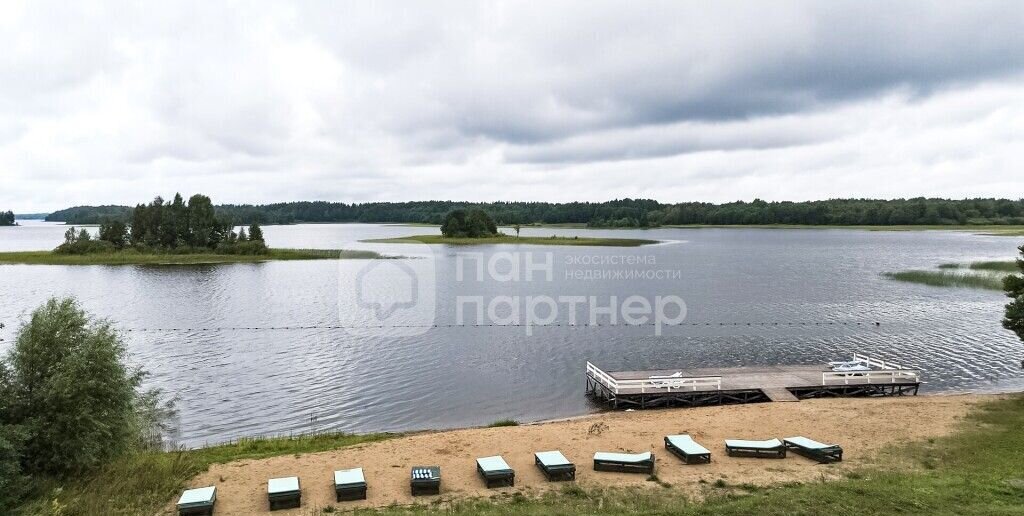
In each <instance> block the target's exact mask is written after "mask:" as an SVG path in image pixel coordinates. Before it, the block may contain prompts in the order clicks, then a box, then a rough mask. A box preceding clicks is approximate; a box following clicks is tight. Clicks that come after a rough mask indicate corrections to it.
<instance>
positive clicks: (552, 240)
mask: <svg viewBox="0 0 1024 516" xmlns="http://www.w3.org/2000/svg"><path fill="white" fill-rule="evenodd" d="M363 242H372V243H377V244H417V243H418V244H449V245H487V244H523V245H589V246H605V247H638V246H641V245H647V244H656V243H658V241H657V240H645V239H642V238H595V237H570V236H550V237H516V236H511V235H504V234H500V233H499V234H497V235H495V236H489V237H476V238H473V237H446V236H444V235H410V236H405V237H399V238H378V239H372V240H363Z"/></svg>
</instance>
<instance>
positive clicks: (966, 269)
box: [883, 261, 1020, 290]
mask: <svg viewBox="0 0 1024 516" xmlns="http://www.w3.org/2000/svg"><path fill="white" fill-rule="evenodd" d="M1019 270H1020V269H1019V268H1018V266H1017V262H1016V261H987V262H972V263H970V264H960V263H942V264H939V266H938V270H934V271H923V270H912V271H901V272H886V273H883V276H885V277H887V278H889V279H894V280H897V281H907V282H910V283H920V284H922V285H931V286H933V287H964V288H981V289H987V290H1003V278H1005V277H1006V276H1008V275H1009V274H1012V273H1014V272H1017V271H1019Z"/></svg>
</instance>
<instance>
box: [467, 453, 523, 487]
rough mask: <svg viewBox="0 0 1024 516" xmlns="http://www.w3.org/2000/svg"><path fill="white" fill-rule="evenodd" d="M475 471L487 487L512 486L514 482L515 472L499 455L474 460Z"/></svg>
mask: <svg viewBox="0 0 1024 516" xmlns="http://www.w3.org/2000/svg"><path fill="white" fill-rule="evenodd" d="M476 471H477V473H479V474H480V476H481V477H483V479H484V483H485V484H487V487H488V488H491V487H506V486H507V487H512V486H514V485H515V484H516V472H515V471H513V470H512V467H511V466H509V465H508V463H507V462H505V459H503V458H501V456H500V455H495V456H493V457H483V458H480V459H477V460H476Z"/></svg>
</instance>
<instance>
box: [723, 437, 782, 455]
mask: <svg viewBox="0 0 1024 516" xmlns="http://www.w3.org/2000/svg"><path fill="white" fill-rule="evenodd" d="M725 451H726V453H728V454H729V456H730V457H757V458H764V459H784V458H786V447H785V446H784V445H783V444H782V441H780V440H778V439H768V440H766V441H745V440H743V439H726V440H725Z"/></svg>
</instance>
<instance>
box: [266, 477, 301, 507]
mask: <svg viewBox="0 0 1024 516" xmlns="http://www.w3.org/2000/svg"><path fill="white" fill-rule="evenodd" d="M267 499H268V500H269V501H270V510H272V511H276V510H277V509H292V508H295V507H299V506H300V505H302V489H301V488H300V487H299V477H282V478H272V479H270V480H268V481H267Z"/></svg>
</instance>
